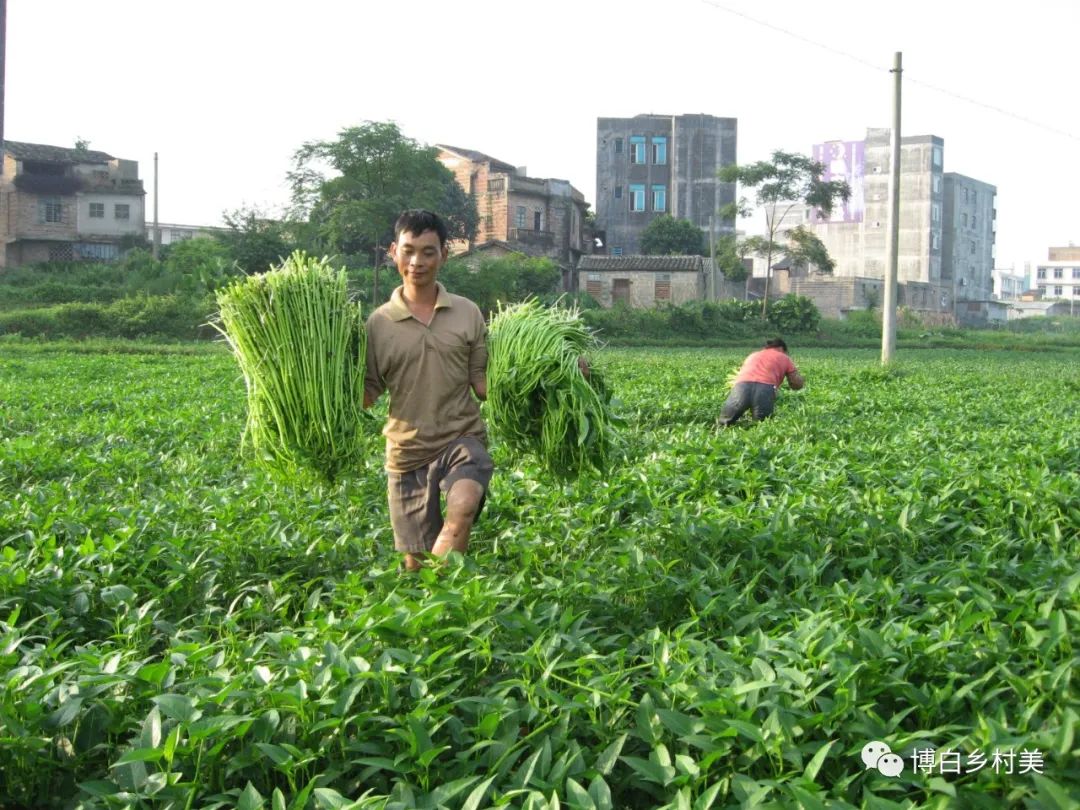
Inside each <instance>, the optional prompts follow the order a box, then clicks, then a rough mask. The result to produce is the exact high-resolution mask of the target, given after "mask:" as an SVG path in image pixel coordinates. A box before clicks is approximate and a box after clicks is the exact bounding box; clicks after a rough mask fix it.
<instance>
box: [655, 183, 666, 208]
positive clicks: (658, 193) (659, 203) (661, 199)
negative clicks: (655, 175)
mask: <svg viewBox="0 0 1080 810" xmlns="http://www.w3.org/2000/svg"><path fill="white" fill-rule="evenodd" d="M652 210H653V211H667V186H653V187H652Z"/></svg>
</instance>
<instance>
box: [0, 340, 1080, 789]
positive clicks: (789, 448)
mask: <svg viewBox="0 0 1080 810" xmlns="http://www.w3.org/2000/svg"><path fill="white" fill-rule="evenodd" d="M744 354H745V351H744V350H736V349H731V350H728V349H725V350H704V349H702V350H678V351H677V350H629V349H625V350H610V351H608V352H606V353H605V354H604V355H603V356H602V358H601V360H600V362H602V363H603V364H604V365H605V366H606V368H607V369H608V370H609V375H610V380H611V383H612V386H613V388H614V389H615V391H616V395H617V396H618V398H619V399H620V400H621V412H622V413H623V415H624V417H625V421H626V424H625V426H624V427H623V429H622V430H623V435H624V437H625V446H624V448H623V450H622V455H621V457H620V460H619V461H618V463H617V464H616V466H615V467H614V469H612V470H611V471H610V472H609V473H608V474H606V475H596V474H591V475H588V476H585V477H583V478H581V479H578V480H560V479H557V478H552V477H551V476H550V475H548V474H546V473H543V472H541V470H540V469H539V467H537V466H535V465H534V464H532V463H531V462H530V461H529V460H528V459H525V460H513V459H510V458H508V457H507V456H506V455H505V454H504V453H503V452H502V450H501V448H500V447H499V446H498V444H497V443H496V444H495V445H494V446H493V454H494V456H495V461H496V464H497V471H496V477H495V480H494V481H493V485H492V489H491V492H490V494H489V498H488V503H487V508H486V510H485V512H484V514H483V515H482V517H481V519H480V522H479V524H478V527H477V529H476V531H475V533H474V542H473V547H472V551H471V553H470V555H469V556H468V557H466V558H464V559H461V558H458V559H454V560H451V561H449V563H448V564H447V565H446V566H445V567H444V568H443V570H442V571H441V572H439V573H436V572H434V571H430V570H428V571H424V572H422V573H421V574H420V575H419V576H413V577H404V578H403V577H402V576H401V575H400V574H399V572H398V570H397V565H398V560H397V559H396V556H395V555H394V553H393V551H392V536H391V534H390V528H389V520H388V517H387V507H386V501H385V492H384V479H383V477H382V443H381V437H378V436H376V435H373V438H372V449H371V453H370V454H369V456H368V462H367V465H366V466H365V467H364V468H363V469H358V470H357V471H356V473H355V475H352V476H350V477H348V478H347V479H345V480H342V481H340V482H338V483H337V484H335V485H332V486H331V485H324V484H320V483H318V482H313V481H308V480H297V481H291V482H290V481H285V480H281V479H280V478H275V477H274V476H272V475H270V474H268V473H266V472H264V471H262V470H260V469H257V468H255V467H253V466H252V465H251V463H250V462H249V461H248V460H246V459H244V458H243V457H242V456H241V455H240V452H239V438H240V431H241V428H242V425H243V417H244V410H243V409H244V402H243V385H242V381H241V379H240V375H239V371H238V368H237V366H236V363H235V361H234V360H233V359H232V357H231V356H230V355H228V354H227V353H226V352H225V351H223V350H222V351H216V350H212V351H192V352H186V351H180V350H169V349H164V348H163V349H161V350H160V351H154V352H151V351H146V352H138V351H133V352H130V353H124V354H111V353H103V352H96V353H95V352H88V353H82V352H75V351H73V350H72V348H71V347H70V346H65V345H56V346H50V345H49V344H43V345H35V344H14V343H12V344H10V345H4V346H3V347H2V349H0V808H5V810H8V809H10V808H30V807H33V808H39V807H52V808H75V807H81V808H121V807H146V808H151V807H152V808H178V809H179V808H244V809H245V810H251V809H253V808H260V807H263V808H268V810H279V809H280V808H289V809H290V810H292V809H294V808H295V809H296V810H299V809H300V808H320V809H321V808H338V807H364V808H369V807H370V808H402V809H404V808H438V807H448V808H471V809H472V810H476V809H478V808H486V807H515V808H531V809H532V810H540V809H541V808H544V809H545V810H547V809H548V808H660V807H670V808H693V809H694V810H697V809H698V808H708V807H713V808H727V807H803V808H823V807H866V808H892V807H941V808H945V807H973V808H975V807H978V808H982V807H1002V808H1009V807H1022V808H1046V807H1049V808H1075V807H1077V806H1080V683H1078V678H1080V675H1078V674H1077V672H1078V670H1080V641H1078V640H1080V410H1078V408H1077V404H1078V402H1080V362H1078V361H1080V353H1077V352H1075V351H1073V352H1055V353H1049V352H1047V353H1036V352H1008V351H995V352H975V351H951V350H936V351H929V350H927V351H906V352H901V360H900V363H899V364H898V365H897V367H896V369H895V370H890V371H889V372H885V371H882V370H881V369H879V367H878V365H877V353H876V352H873V351H862V350H823V349H822V350H804V351H800V350H799V349H798V347H797V346H796V345H793V349H792V355H793V358H794V360H795V362H796V364H797V365H798V366H799V367H800V370H801V371H802V372H803V373H804V375H805V376H806V378H807V388H806V389H805V390H804V391H801V392H796V393H792V392H788V391H787V390H786V389H785V391H784V393H783V394H782V395H781V397H780V399H779V401H778V404H777V409H776V417H775V418H774V419H773V420H771V421H770V422H767V423H764V424H761V425H757V426H753V427H736V428H732V429H729V430H726V431H716V430H715V429H714V420H715V418H716V416H717V415H718V414H719V411H720V406H721V403H722V402H723V398H724V395H725V393H726V392H725V390H724V385H723V381H724V379H725V377H726V376H727V374H728V373H729V372H730V371H731V370H732V368H733V367H734V366H735V365H737V363H738V362H739V361H740V360H741V358H742V357H743V356H744ZM878 742H880V743H884V744H885V745H887V746H889V748H890V749H891V752H893V753H894V754H896V755H897V756H896V758H897V759H899V760H901V761H902V763H903V769H902V772H901V773H899V774H898V775H896V776H890V775H887V773H886V772H885V769H884V767H883V766H882V765H880V764H878V765H873V766H872V767H868V765H867V763H866V762H865V761H864V756H863V754H864V746H866V745H867V744H869V743H878ZM930 749H935V750H936V752H937V753H936V754H929V755H928V754H927V753H926V752H927V751H929V750H930ZM980 761H981V762H982V764H981V765H979V763H980ZM879 762H880V760H879Z"/></svg>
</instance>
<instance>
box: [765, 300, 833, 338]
mask: <svg viewBox="0 0 1080 810" xmlns="http://www.w3.org/2000/svg"><path fill="white" fill-rule="evenodd" d="M768 320H769V323H771V324H772V325H773V326H775V327H776V328H777V329H779V330H780V331H781V332H785V333H791V332H813V331H814V330H815V329H817V328H818V324H819V323H821V313H820V312H819V311H818V308H817V307H816V306H815V305H814V302H813V301H811V300H810V299H809V298H807V297H806V296H804V295H785V296H784V297H783V298H781V299H780V300H779V301H776V302H774V303H773V304H771V305H770V306H769V309H768Z"/></svg>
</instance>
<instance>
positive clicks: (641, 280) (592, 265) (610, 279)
mask: <svg viewBox="0 0 1080 810" xmlns="http://www.w3.org/2000/svg"><path fill="white" fill-rule="evenodd" d="M708 269H709V265H708V259H705V258H704V257H702V256H585V257H583V258H582V260H581V262H580V264H579V265H578V279H579V282H578V283H579V286H578V291H579V292H583V293H587V294H588V295H591V296H592V297H593V298H595V299H596V301H597V303H599V304H600V306H603V307H611V306H614V305H615V304H618V303H622V304H625V305H626V306H629V307H634V308H635V309H639V308H649V307H654V306H657V305H658V304H675V305H678V304H685V303H687V302H688V301H698V300H701V299H702V298H704V297H705V294H706V287H707V278H706V276H707V271H708Z"/></svg>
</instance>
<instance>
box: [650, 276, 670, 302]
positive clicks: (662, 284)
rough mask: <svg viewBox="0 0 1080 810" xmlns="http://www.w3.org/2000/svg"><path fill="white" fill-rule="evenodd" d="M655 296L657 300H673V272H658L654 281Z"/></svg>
mask: <svg viewBox="0 0 1080 810" xmlns="http://www.w3.org/2000/svg"><path fill="white" fill-rule="evenodd" d="M653 297H654V298H655V299H656V300H657V301H670V300H671V273H657V274H656V279H655V280H654V282H653Z"/></svg>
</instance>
